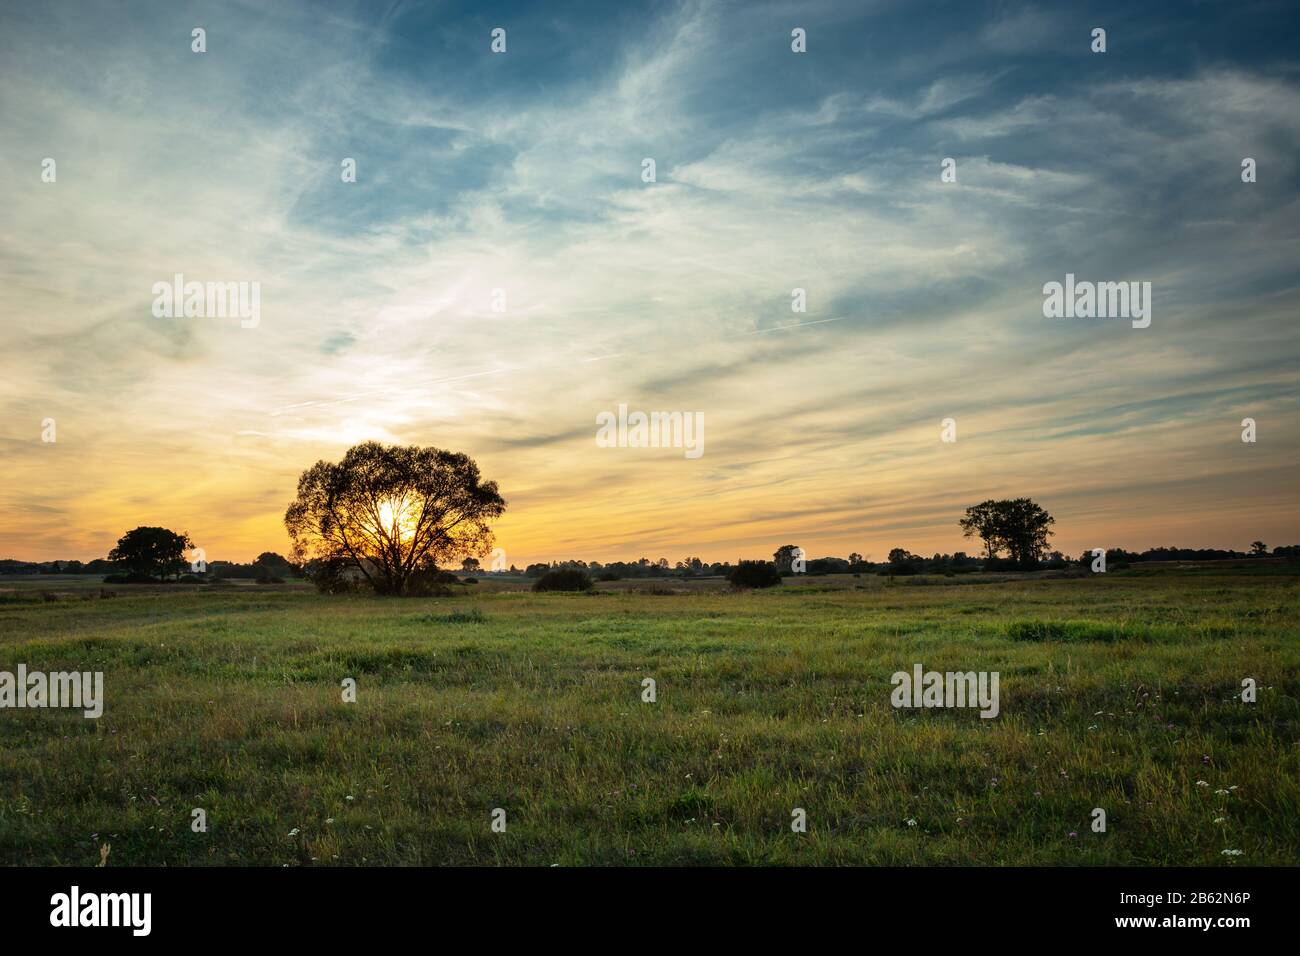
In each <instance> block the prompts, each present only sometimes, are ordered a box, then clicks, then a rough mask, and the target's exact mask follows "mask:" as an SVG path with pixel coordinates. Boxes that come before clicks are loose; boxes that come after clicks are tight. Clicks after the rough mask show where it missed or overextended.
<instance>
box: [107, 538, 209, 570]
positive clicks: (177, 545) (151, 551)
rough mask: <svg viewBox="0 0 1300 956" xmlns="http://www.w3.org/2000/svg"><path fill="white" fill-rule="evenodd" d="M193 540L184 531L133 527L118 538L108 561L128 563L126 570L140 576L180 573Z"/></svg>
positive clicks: (184, 566) (185, 563) (183, 568)
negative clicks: (178, 532)
mask: <svg viewBox="0 0 1300 956" xmlns="http://www.w3.org/2000/svg"><path fill="white" fill-rule="evenodd" d="M192 547H194V542H193V541H191V540H190V537H189V535H187V534H185V533H181V534H177V533H176V532H175V531H169V530H167V529H166V528H150V527H140V528H133V529H131V530H130V531H128V532H127V533H126V534H124V535H122V537H120V538H118V539H117V547H116V548H114V549H113V550H112V551H110V552H109V553H108V560H110V561H112V562H114V563H116V564H122V565H125V566H126V570H127V573H129V574H132V575H135V576H138V577H153V576H154V575H157V576H158V577H159V578H166V577H167V575H168V574H175V575H179V574H180V573H181V572H182V571H184V570H185V568H186V566H187V564H188V562H187V561H186V560H185V552H186V551H188V550H189V549H190V548H192Z"/></svg>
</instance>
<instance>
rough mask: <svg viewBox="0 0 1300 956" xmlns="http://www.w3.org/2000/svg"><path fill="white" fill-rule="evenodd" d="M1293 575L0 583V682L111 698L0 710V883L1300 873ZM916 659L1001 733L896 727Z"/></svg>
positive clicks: (1298, 600) (984, 726)
mask: <svg viewBox="0 0 1300 956" xmlns="http://www.w3.org/2000/svg"><path fill="white" fill-rule="evenodd" d="M1285 572H1286V569H1279V570H1278V571H1277V572H1276V573H1272V574H1260V573H1245V572H1243V573H1232V572H1219V573H1211V572H1205V571H1195V572H1167V573H1161V574H1155V575H1151V574H1126V573H1124V572H1118V573H1111V574H1108V575H1106V576H1104V577H1101V576H1097V577H1090V578H1043V577H1016V576H1003V577H1001V578H998V579H994V580H991V581H985V582H982V583H980V586H971V585H972V584H975V583H976V580H975V579H971V578H968V579H952V580H945V579H918V580H916V582H915V584H914V583H912V581H911V580H909V581H907V582H904V581H902V580H900V581H897V582H892V583H891V582H889V581H888V580H887V579H882V578H870V577H867V578H861V579H855V578H852V577H849V576H843V577H840V578H818V579H813V580H812V581H810V582H809V583H808V584H807V585H805V586H791V585H789V584H787V585H786V586H784V587H781V588H777V589H774V590H772V591H767V592H754V593H734V592H728V591H724V590H722V589H721V587H720V586H719V585H716V584H715V585H713V586H712V587H706V586H702V585H701V584H700V583H699V582H696V583H693V584H692V585H690V586H689V587H682V588H680V593H673V594H655V595H651V594H647V593H642V592H643V591H648V590H651V589H653V588H655V587H656V585H655V584H653V583H651V582H640V583H638V584H637V585H636V586H628V583H627V582H613V583H611V584H610V585H608V586H606V585H601V586H600V587H598V589H597V590H596V591H595V592H594V593H592V594H589V595H575V594H530V593H525V592H522V591H517V590H513V589H510V588H505V587H501V586H499V585H498V583H497V582H492V581H484V582H483V583H482V584H480V585H475V586H471V587H469V588H467V589H466V592H467V593H466V595H465V596H463V597H461V596H458V597H455V598H439V599H428V600H376V599H366V598H325V597H320V596H318V595H316V594H314V593H312V592H311V591H310V590H309V589H306V588H303V587H300V586H294V585H287V586H284V587H274V586H253V585H248V586H233V587H227V588H218V589H207V590H205V589H202V588H185V587H182V586H176V587H171V588H132V587H127V586H117V587H111V588H106V589H104V592H103V593H104V594H105V596H103V597H101V596H100V593H101V591H100V585H99V583H98V582H97V581H96V582H94V584H93V585H91V584H89V583H79V582H74V581H69V582H64V583H60V584H59V585H57V586H56V585H51V584H50V583H49V579H43V580H42V581H40V582H39V583H38V582H31V581H27V582H19V583H12V582H0V670H9V671H12V670H14V669H15V667H16V665H17V664H18V663H20V662H21V663H24V664H26V665H27V667H28V669H29V671H32V670H46V671H49V670H64V669H74V668H75V669H79V670H100V671H103V672H104V675H105V689H106V697H107V702H106V704H105V709H104V715H103V717H102V718H100V719H99V720H86V719H83V718H82V717H81V716H80V712H79V711H65V710H28V709H22V710H0V861H2V862H5V863H10V864H78V865H94V864H97V863H98V862H99V859H100V849H99V848H100V846H101V845H103V844H109V845H111V851H110V855H109V860H108V865H110V866H121V865H144V864H150V865H161V864H167V865H187V864H257V865H283V864H288V865H330V864H333V865H369V864H422V865H438V864H532V865H551V864H560V865H580V864H1098V865H1100V864H1115V865H1138V864H1145V865H1174V864H1183V865H1206V866H1232V865H1238V864H1255V865H1260V864H1264V865H1269V864H1273V865H1279V864H1294V863H1295V861H1296V860H1297V858H1300V773H1298V772H1297V771H1298V770H1300V757H1298V755H1297V752H1296V741H1297V739H1298V735H1297V731H1298V730H1300V700H1298V698H1300V682H1298V679H1297V674H1298V673H1300V667H1298V666H1297V665H1298V664H1300V643H1298V642H1297V638H1298V637H1300V624H1298V621H1300V614H1298V613H1297V612H1298V611H1300V590H1298V589H1297V584H1298V583H1300V579H1298V578H1297V577H1296V575H1295V574H1294V573H1291V574H1288V573H1285ZM670 587H671V585H670ZM662 589H663V588H660V590H662ZM41 591H45V592H48V593H47V595H46V596H42V595H41ZM109 593H112V594H114V595H115V596H113V597H108V596H107V594H109ZM915 663H921V664H923V665H924V666H925V668H927V669H933V670H940V671H946V670H962V671H966V670H977V671H978V670H990V671H998V672H1000V674H1001V714H1000V716H999V717H997V718H996V719H993V720H981V719H980V718H979V716H978V714H977V713H976V712H975V711H973V710H964V711H963V710H920V711H911V710H895V709H894V708H892V707H891V706H890V700H889V698H890V691H891V689H892V688H891V684H890V676H891V675H892V674H893V673H894V672H895V671H899V670H910V669H911V667H912V665H913V664H915ZM348 677H351V678H354V679H355V680H356V682H357V701H356V703H354V704H346V703H343V701H342V699H341V686H340V685H341V682H342V681H343V680H344V679H345V678H348ZM647 677H650V678H653V679H654V680H655V682H656V689H657V695H658V699H657V702H656V703H653V704H648V703H643V702H642V700H641V694H642V681H643V679H644V678H647ZM1245 677H1253V678H1254V679H1255V680H1256V681H1257V682H1258V685H1259V699H1258V702H1257V703H1255V704H1246V703H1243V702H1242V701H1240V700H1239V699H1238V695H1239V694H1240V690H1241V681H1242V679H1243V678H1245ZM498 807H499V808H503V809H504V810H505V811H506V820H507V828H506V832H505V833H494V832H492V829H491V815H492V811H493V809H494V808H498ZM796 807H801V808H804V809H806V811H807V819H808V831H807V833H803V834H797V833H792V832H791V830H790V821H791V811H792V810H793V809H794V808H796ZM1094 807H1102V808H1104V809H1105V810H1106V813H1107V824H1108V827H1107V832H1106V833H1104V834H1098V833H1093V832H1092V831H1091V829H1090V826H1089V824H1090V821H1091V818H1092V817H1091V814H1092V810H1093V808H1094ZM195 808H202V809H203V810H204V811H205V812H206V815H207V824H208V831H207V832H206V833H195V832H193V831H192V830H191V826H190V824H191V813H192V810H194V809H195ZM912 821H914V824H913V823H912ZM1072 834H1073V835H1072ZM1229 849H1231V850H1240V851H1242V852H1241V855H1239V856H1225V855H1224V853H1223V851H1224V850H1229Z"/></svg>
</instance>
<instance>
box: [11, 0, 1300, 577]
mask: <svg viewBox="0 0 1300 956" xmlns="http://www.w3.org/2000/svg"><path fill="white" fill-rule="evenodd" d="M1288 7H1289V5H1287V4H1283V3H1188V4H1141V5H1135V4H1074V3H1071V4H1029V3H990V4H980V3H951V4H922V3H856V4H848V3H807V4H764V3H735V4H690V3H686V4H678V3H651V4H560V3H532V4H481V3H479V4H468V3H467V4H416V3H396V4H391V5H384V4H362V3H357V4H326V3H276V4H269V5H268V4H253V3H247V4H245V3H221V4H215V3H213V4H184V3H157V4H148V3H123V4H105V3H93V4H92V3H64V4H36V3H30V4H27V3H12V4H7V5H6V6H5V8H4V10H3V11H0V76H2V78H3V81H4V82H3V85H2V86H0V120H2V125H3V129H4V136H3V141H2V142H0V201H2V202H3V203H4V206H5V208H6V212H7V215H6V225H5V227H4V229H3V231H2V232H0V243H2V244H3V246H2V251H0V274H2V275H3V284H2V287H0V345H2V346H3V357H0V370H2V371H3V372H4V374H3V375H0V414H2V415H3V420H4V422H5V423H6V424H5V426H4V428H3V430H0V469H3V471H2V473H3V475H4V477H5V478H6V479H8V480H6V481H4V482H2V483H0V552H2V553H3V555H5V556H7V555H9V554H12V555H14V556H19V557H73V556H75V557H93V556H97V555H100V554H102V553H104V552H105V551H106V550H107V548H108V547H111V544H112V541H113V540H115V539H116V537H117V536H118V535H120V534H121V533H122V531H124V530H126V528H127V527H130V526H132V525H133V524H138V523H148V524H156V523H162V524H167V525H169V526H172V527H177V528H184V529H186V530H189V531H190V533H191V535H192V536H193V537H195V539H196V541H201V542H208V543H209V544H210V545H211V547H208V549H207V550H208V551H209V554H210V556H212V557H222V556H225V555H229V556H231V557H242V558H246V557H250V556H252V555H254V554H256V553H258V552H259V551H261V550H266V549H275V550H281V549H283V547H284V535H283V530H282V529H281V528H280V526H279V521H280V517H281V515H282V514H283V509H284V507H285V505H286V504H287V503H288V501H289V500H290V498H291V497H292V493H293V487H294V483H295V481H296V476H297V474H298V473H299V472H300V471H301V470H302V469H303V468H305V467H306V466H307V465H309V464H311V463H312V462H314V461H315V460H316V459H317V458H321V457H325V458H336V457H338V456H339V455H340V454H341V453H342V451H343V450H345V449H346V447H347V446H348V445H349V444H351V443H354V442H355V441H359V440H362V439H366V438H378V439H381V440H388V441H402V442H418V443H420V444H434V445H438V446H441V447H450V448H454V449H457V450H463V451H467V452H469V453H470V454H472V455H473V456H474V457H475V458H476V459H477V460H478V461H479V462H480V465H481V466H482V467H483V469H484V471H485V472H486V473H487V475H488V476H489V477H492V478H495V479H497V480H498V481H499V482H500V484H501V486H502V490H503V493H504V494H505V496H506V498H507V499H508V500H509V502H510V510H509V511H508V513H507V516H506V518H505V519H504V520H503V522H502V524H501V527H500V535H499V536H500V538H501V543H502V544H503V545H504V546H505V547H506V548H507V551H508V552H509V553H510V554H511V556H512V560H515V556H517V557H518V561H519V562H522V561H531V560H543V559H549V558H561V557H584V558H601V559H607V558H614V557H636V556H639V555H641V554H646V555H648V556H650V557H660V556H666V557H669V558H670V559H672V560H677V559H678V558H680V557H683V556H685V555H687V554H692V555H697V554H698V555H701V556H703V557H706V558H709V559H721V558H731V559H734V558H735V557H737V556H739V555H744V556H750V555H753V554H764V553H770V552H771V551H772V550H773V549H774V548H775V547H776V546H777V545H778V544H782V543H785V542H787V541H794V542H797V543H800V544H802V545H804V546H805V547H806V548H807V549H808V550H809V552H810V553H812V554H814V555H816V554H821V553H836V554H846V553H848V552H849V551H850V550H856V551H859V552H862V553H865V554H875V555H876V556H877V557H881V556H883V554H884V553H885V552H887V551H888V549H889V548H890V547H895V546H903V547H909V548H911V549H912V550H915V551H920V552H925V553H931V552H933V551H938V550H942V551H951V550H954V549H957V548H960V547H963V546H964V542H962V541H961V539H960V535H959V533H958V532H957V530H956V519H957V517H958V516H959V515H960V513H961V511H962V509H963V508H964V507H965V505H967V504H971V503H974V502H975V501H979V500H981V499H983V498H986V497H991V496H1000V495H1003V494H1016V495H1019V494H1029V495H1032V496H1034V497H1035V498H1037V499H1038V500H1039V501H1040V502H1042V503H1043V504H1044V506H1046V507H1047V508H1048V510H1050V511H1052V513H1053V514H1055V515H1056V516H1057V518H1058V526H1057V530H1058V545H1059V546H1061V547H1062V548H1063V549H1065V550H1069V551H1074V552H1077V551H1078V550H1080V549H1081V548H1085V547H1094V546H1098V545H1099V544H1100V545H1105V546H1112V547H1113V546H1126V547H1146V546H1151V545H1158V544H1180V545H1185V546H1215V545H1217V546H1225V547H1226V546H1232V547H1245V546H1246V545H1247V544H1248V543H1249V542H1250V541H1251V540H1253V539H1254V538H1256V537H1262V538H1264V539H1265V540H1266V541H1267V542H1268V543H1270V544H1284V543H1294V542H1295V541H1297V540H1300V513H1298V511H1297V507H1296V500H1297V496H1296V494H1295V492H1296V482H1295V477H1294V476H1295V474H1296V466H1297V464H1300V462H1297V454H1296V451H1297V447H1298V445H1297V441H1298V440H1300V415H1298V414H1297V412H1298V410H1300V402H1298V400H1297V399H1298V397H1300V382H1298V380H1297V357H1298V356H1297V352H1298V349H1297V341H1298V340H1297V335H1296V321H1295V320H1296V313H1297V308H1296V307H1297V301H1298V296H1297V273H1298V271H1300V270H1298V267H1297V263H1300V256H1298V255H1297V252H1298V251H1300V248H1298V244H1297V227H1298V225H1300V208H1298V206H1297V196H1298V195H1300V189H1298V188H1297V187H1298V186H1300V164H1298V163H1297V159H1296V157H1297V155H1300V153H1298V150H1297V147H1298V146H1300V50H1298V49H1297V46H1296V44H1295V41H1294V29H1293V25H1294V19H1295V17H1294V8H1293V6H1292V7H1291V8H1290V9H1288ZM198 26H201V27H203V28H204V29H205V30H206V31H207V52H206V53H203V54H195V53H193V52H191V49H190V31H191V30H192V29H193V28H194V27H198ZM496 27H502V28H504V29H505V30H506V31H507V51H506V53H504V54H499V55H496V54H492V53H491V52H490V50H489V44H490V33H491V31H492V30H493V29H494V28H496ZM795 27H802V28H804V29H805V30H806V31H807V36H808V52H807V53H806V54H794V53H792V52H791V50H790V31H791V29H793V28H795ZM1094 27H1103V28H1105V29H1106V31H1107V51H1106V52H1105V53H1101V54H1097V53H1092V52H1091V51H1090V49H1089V44H1090V33H1091V31H1092V29H1093V28H1094ZM45 157H53V158H55V159H56V160H57V163H58V178H57V182H56V183H43V182H42V181H41V178H40V170H41V161H42V159H43V158H45ZM347 157H350V158H353V159H355V160H356V162H357V182H355V183H343V182H342V181H341V178H340V174H339V172H340V163H341V161H342V160H343V159H344V158H347ZM646 157H652V158H654V159H655V161H656V165H657V173H658V176H657V182H655V183H653V184H646V183H643V182H642V181H641V178H640V173H641V162H642V160H643V159H644V158H646ZM945 157H952V158H954V159H955V160H956V166H957V182H956V183H943V182H941V181H940V175H939V173H940V161H941V160H942V159H943V158H945ZM1243 157H1252V158H1254V159H1255V160H1256V161H1257V163H1258V181H1257V182H1255V183H1251V184H1245V183H1243V182H1242V181H1241V177H1240V164H1241V161H1242V159H1243ZM176 272H181V273H184V274H185V275H186V276H187V277H192V278H194V279H198V280H214V281H250V282H251V281H256V282H259V283H260V284H261V289H262V301H263V308H262V321H261V323H260V325H259V326H258V327H257V328H255V329H243V328H240V326H239V323H238V322H230V321H226V320H222V319H219V318H199V319H194V318H191V319H188V320H185V319H179V320H160V319H158V318H156V317H154V316H153V315H152V314H151V312H150V299H151V297H150V288H151V286H152V284H153V283H154V282H156V281H158V280H160V279H170V277H171V276H172V275H173V274H174V273H176ZM1067 272H1069V273H1074V274H1076V275H1078V276H1079V277H1080V278H1086V279H1091V280H1096V281H1149V282H1151V283H1152V287H1153V290H1154V292H1153V297H1154V313H1153V322H1152V325H1151V327H1150V328H1147V329H1141V330H1138V329H1133V328H1131V327H1130V326H1129V324H1128V323H1127V322H1124V321H1118V322H1117V321H1114V320H1065V319H1056V320H1053V319H1046V318H1044V316H1043V314H1042V311H1041V306H1042V286H1043V284H1044V283H1045V282H1049V281H1053V280H1056V281H1060V280H1061V279H1062V278H1063V277H1064V276H1065V274H1066V273H1067ZM796 287H797V288H804V289H806V291H807V296H808V303H809V304H808V311H807V313H806V314H797V315H796V314H792V313H791V311H790V296H791V290H792V289H793V288H796ZM498 288H500V289H504V290H505V292H506V294H507V301H508V308H507V311H506V312H505V313H496V312H493V311H492V308H491V301H492V290H493V289H498ZM791 326H797V327H791ZM619 402H627V403H629V404H630V405H631V406H633V407H639V408H644V409H646V410H651V409H663V410H683V411H699V412H702V413H703V414H704V416H705V420H706V421H707V423H708V426H707V442H708V447H707V450H706V452H705V454H704V455H703V456H702V457H701V458H700V459H699V460H697V461H687V460H684V459H683V458H682V456H681V455H680V454H675V455H674V454H671V453H669V452H668V451H666V450H658V449H656V450H638V449H603V448H598V447H597V446H596V445H595V442H594V440H593V439H594V433H595V425H594V420H595V416H596V415H597V414H598V413H599V412H601V411H605V410H611V409H614V408H616V406H617V404H618V403H619ZM950 416H951V417H953V418H955V419H956V421H957V423H958V441H957V442H956V443H955V444H951V445H949V444H943V443H941V442H940V441H939V431H940V421H941V420H942V419H943V418H945V417H950ZM1247 416H1250V417H1254V418H1255V419H1256V420H1257V421H1258V423H1259V441H1258V442H1257V443H1256V444H1253V445H1247V444H1244V443H1242V442H1241V440H1240V431H1241V428H1240V422H1241V419H1242V418H1243V417H1247ZM47 417H52V418H54V419H55V420H56V421H57V422H58V423H59V439H58V442H57V444H54V445H50V444H47V443H43V442H41V441H40V434H41V428H40V423H41V422H42V421H43V420H44V419H45V418H47ZM223 552H224V554H223Z"/></svg>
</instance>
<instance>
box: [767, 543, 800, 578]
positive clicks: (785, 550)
mask: <svg viewBox="0 0 1300 956" xmlns="http://www.w3.org/2000/svg"><path fill="white" fill-rule="evenodd" d="M798 551H799V546H798V545H795V544H783V545H781V547H779V548H777V549H776V553H775V554H773V555H772V563H773V564H775V565H776V569H777V570H778V571H780V572H781V573H782V574H793V573H794V559H795V558H796V557H797V556H798V555H797V552H798Z"/></svg>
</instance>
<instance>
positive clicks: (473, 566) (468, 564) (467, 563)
mask: <svg viewBox="0 0 1300 956" xmlns="http://www.w3.org/2000/svg"><path fill="white" fill-rule="evenodd" d="M460 569H461V570H462V571H464V572H465V573H466V574H473V573H474V572H476V571H479V570H481V568H480V566H479V563H478V558H466V559H465V560H464V561H462V562H461V563H460Z"/></svg>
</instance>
